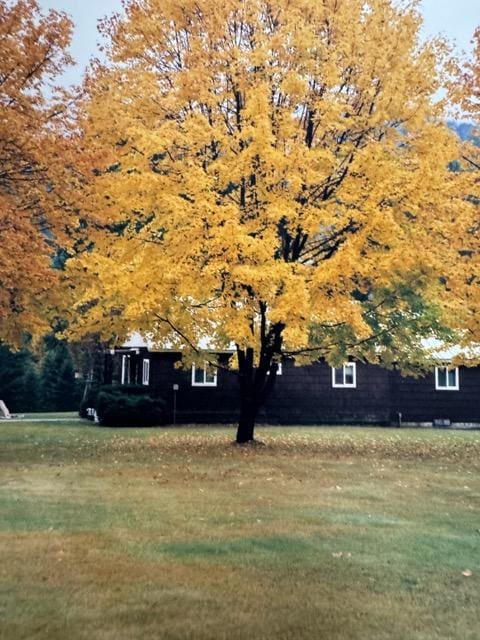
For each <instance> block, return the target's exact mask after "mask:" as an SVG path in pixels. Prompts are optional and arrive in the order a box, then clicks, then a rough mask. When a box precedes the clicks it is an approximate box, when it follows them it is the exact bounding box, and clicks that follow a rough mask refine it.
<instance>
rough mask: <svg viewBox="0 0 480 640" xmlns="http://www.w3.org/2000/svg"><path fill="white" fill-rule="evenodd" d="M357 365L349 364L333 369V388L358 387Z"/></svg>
mask: <svg viewBox="0 0 480 640" xmlns="http://www.w3.org/2000/svg"><path fill="white" fill-rule="evenodd" d="M356 386H357V365H356V364H355V362H347V363H346V364H344V365H343V367H332V387H352V388H353V387H356Z"/></svg>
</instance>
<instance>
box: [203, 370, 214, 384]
mask: <svg viewBox="0 0 480 640" xmlns="http://www.w3.org/2000/svg"><path fill="white" fill-rule="evenodd" d="M205 382H212V383H213V382H215V371H213V370H211V369H206V370H205Z"/></svg>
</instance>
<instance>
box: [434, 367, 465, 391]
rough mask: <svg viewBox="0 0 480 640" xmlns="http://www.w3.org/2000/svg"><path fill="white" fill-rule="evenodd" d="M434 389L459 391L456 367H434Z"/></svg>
mask: <svg viewBox="0 0 480 640" xmlns="http://www.w3.org/2000/svg"><path fill="white" fill-rule="evenodd" d="M435 389H436V390H437V391H458V390H459V389H460V379H459V374H458V367H452V368H450V367H435Z"/></svg>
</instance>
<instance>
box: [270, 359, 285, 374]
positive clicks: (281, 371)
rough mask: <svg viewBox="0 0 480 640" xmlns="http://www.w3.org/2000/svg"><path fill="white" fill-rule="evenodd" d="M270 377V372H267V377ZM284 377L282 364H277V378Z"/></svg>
mask: <svg viewBox="0 0 480 640" xmlns="http://www.w3.org/2000/svg"><path fill="white" fill-rule="evenodd" d="M268 375H270V371H267V376H268ZM281 375H283V369H282V363H281V362H278V363H277V376H281Z"/></svg>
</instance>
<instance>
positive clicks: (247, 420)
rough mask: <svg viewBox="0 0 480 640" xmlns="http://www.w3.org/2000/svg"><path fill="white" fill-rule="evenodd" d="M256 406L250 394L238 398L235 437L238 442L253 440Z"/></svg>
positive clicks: (243, 442)
mask: <svg viewBox="0 0 480 640" xmlns="http://www.w3.org/2000/svg"><path fill="white" fill-rule="evenodd" d="M257 413H258V407H257V405H256V402H255V399H254V398H253V397H252V396H247V397H241V398H240V419H239V421H238V429H237V438H236V441H237V443H238V444H245V443H247V442H254V437H253V434H254V431H255V420H256V418H257Z"/></svg>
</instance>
